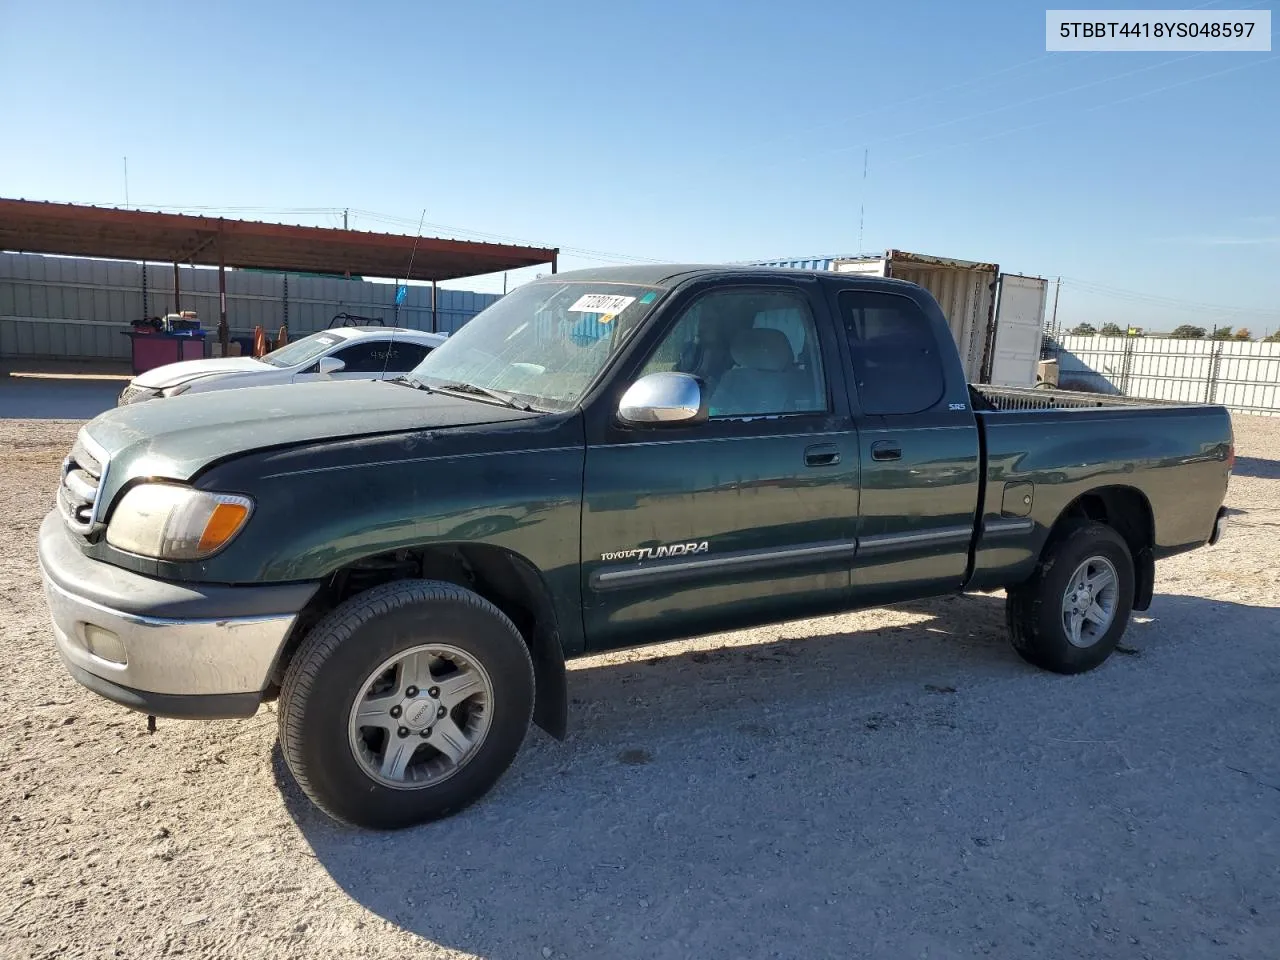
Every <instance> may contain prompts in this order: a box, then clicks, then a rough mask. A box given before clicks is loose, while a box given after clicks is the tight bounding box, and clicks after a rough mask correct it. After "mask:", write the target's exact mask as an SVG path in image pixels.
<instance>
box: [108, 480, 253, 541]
mask: <svg viewBox="0 0 1280 960" xmlns="http://www.w3.org/2000/svg"><path fill="white" fill-rule="evenodd" d="M252 512H253V501H252V500H250V499H249V498H248V497H241V496H236V495H235V494H228V493H208V492H206V491H204V490H195V489H193V488H191V487H183V486H179V485H177V484H174V483H143V484H139V485H138V486H136V487H134V488H132V489H131V490H130V491H129V492H128V493H126V494H125V495H124V497H122V498H121V500H120V503H119V504H118V505H117V506H116V508H115V510H114V512H113V513H112V514H111V522H110V523H109V524H108V525H107V543H109V544H111V545H112V546H113V547H115V548H116V549H118V550H126V551H128V552H129V553H137V554H141V555H142V556H144V557H155V558H156V559H158V560H202V559H204V558H205V557H209V556H212V555H213V554H215V553H217V552H218V551H219V550H221V549H222V548H223V547H225V546H226V545H227V544H228V543H230V542H231V539H232V538H233V537H234V536H235V535H236V534H237V533H239V532H240V531H241V529H243V527H244V525H245V522H246V521H247V520H248V519H249V514H250V513H252Z"/></svg>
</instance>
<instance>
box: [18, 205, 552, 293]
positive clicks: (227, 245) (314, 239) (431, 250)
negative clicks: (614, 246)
mask: <svg viewBox="0 0 1280 960" xmlns="http://www.w3.org/2000/svg"><path fill="white" fill-rule="evenodd" d="M0 250H12V251H15V252H19V253H49V254H59V255H62V256H80V257H104V258H107V259H111V260H150V261H153V262H156V261H159V262H162V263H189V264H198V265H201V266H211V267H215V266H222V265H225V266H228V267H243V268H249V269H258V270H278V271H281V272H284V273H328V274H337V275H339V276H341V275H343V274H354V275H358V276H366V277H385V278H387V279H393V280H403V279H409V280H426V281H431V280H437V281H438V280H456V279H458V278H460V277H471V276H476V275H478V274H484V273H500V272H502V271H503V270H515V269H518V268H520V267H532V266H537V265H539V264H551V265H552V270H553V271H554V269H555V264H556V261H557V258H558V253H559V251H558V250H557V249H555V248H544V247H522V246H514V245H510V246H509V245H506V244H498V243H477V242H473V241H469V240H440V239H437V238H435V237H411V236H406V235H403V234H387V233H369V232H366V231H362V230H338V229H333V228H330V227H303V226H295V225H292V224H283V223H262V222H259V221H254V220H228V219H223V218H220V217H196V216H188V215H186V214H179V213H152V212H149V211H144V210H119V209H115V208H112V207H86V206H78V205H76V204H68V203H43V202H39V201H33V200H7V199H0ZM410 258H412V260H413V266H412V269H410V266H409V261H410Z"/></svg>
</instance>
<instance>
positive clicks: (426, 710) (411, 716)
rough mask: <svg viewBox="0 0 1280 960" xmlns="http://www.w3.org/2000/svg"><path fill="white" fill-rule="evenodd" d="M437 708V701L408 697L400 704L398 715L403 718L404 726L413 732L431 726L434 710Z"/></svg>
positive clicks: (425, 697) (434, 716)
mask: <svg viewBox="0 0 1280 960" xmlns="http://www.w3.org/2000/svg"><path fill="white" fill-rule="evenodd" d="M439 706H440V701H439V700H434V699H432V698H431V697H428V696H418V697H410V698H408V699H406V700H404V701H403V702H402V703H401V704H400V714H401V716H403V717H404V725H405V726H406V727H408V728H409V729H410V730H413V731H414V732H417V731H419V730H422V729H424V728H426V727H429V726H431V721H432V720H434V719H435V718H436V710H437V708H439Z"/></svg>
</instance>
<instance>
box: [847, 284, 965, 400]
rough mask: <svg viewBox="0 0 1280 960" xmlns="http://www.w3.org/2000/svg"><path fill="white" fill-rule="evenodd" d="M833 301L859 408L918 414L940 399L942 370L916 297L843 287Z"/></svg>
mask: <svg viewBox="0 0 1280 960" xmlns="http://www.w3.org/2000/svg"><path fill="white" fill-rule="evenodd" d="M837 305H838V308H839V311H840V322H841V325H842V326H843V327H844V331H845V336H846V337H847V338H848V340H849V353H850V355H851V358H852V361H853V374H854V385H855V388H856V390H857V394H858V399H859V401H860V403H861V406H862V411H863V413H865V414H868V415H871V416H894V415H901V414H912V413H921V412H923V411H925V410H929V409H931V408H932V407H934V406H936V405H937V404H938V402H939V401H941V400H942V399H943V396H944V394H945V393H946V372H945V370H944V368H943V365H942V357H941V356H940V355H939V352H938V343H937V339H936V337H935V336H934V332H933V324H932V323H931V322H930V320H929V317H928V316H927V315H926V314H925V312H924V311H923V310H921V309H920V307H919V305H917V304H916V303H915V301H913V300H911V299H910V298H909V297H904V296H901V295H900V294H896V293H881V292H878V291H872V290H844V291H841V292H840V294H839V295H838V296H837Z"/></svg>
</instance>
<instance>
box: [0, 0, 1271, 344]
mask: <svg viewBox="0 0 1280 960" xmlns="http://www.w3.org/2000/svg"><path fill="white" fill-rule="evenodd" d="M1090 5H1091V4H1080V5H1079V6H1090ZM1195 5H1196V4H1194V3H1188V4H1186V6H1195ZM1200 5H1201V6H1205V7H1219V8H1223V9H1227V8H1231V9H1239V8H1247V7H1250V6H1253V7H1255V8H1266V9H1269V8H1270V5H1264V4H1261V3H1257V2H1253V3H1249V2H1243V3H1236V2H1231V0H1220V2H1217V3H1202V4H1200ZM1125 6H1127V7H1130V8H1134V7H1142V6H1153V7H1157V8H1158V7H1159V6H1160V5H1158V4H1157V5H1144V4H1140V3H1134V2H1130V3H1128V4H1125ZM0 84H2V85H3V89H4V90H5V91H6V96H5V97H4V98H3V102H2V103H0V131H3V140H4V143H5V145H4V148H3V149H0V195H3V196H22V197H27V198H34V199H43V200H62V201H77V202H92V203H114V204H123V202H124V199H125V197H124V177H123V169H122V167H123V164H122V158H123V157H124V156H126V155H127V156H128V166H129V195H130V200H131V201H132V203H133V204H134V205H139V204H149V205H163V206H166V207H168V208H186V209H190V208H195V207H210V208H218V209H227V210H232V208H241V212H240V213H239V215H241V216H246V217H251V218H261V219H271V220H279V221H287V222H300V223H317V224H326V225H336V224H338V223H340V219H341V217H340V215H335V214H333V213H332V212H329V211H330V210H332V209H335V208H351V209H352V210H353V211H356V212H355V213H354V214H353V216H352V225H353V226H355V227H358V228H361V229H378V230H386V229H391V230H402V231H404V232H409V233H412V232H414V230H415V229H416V224H417V221H418V218H419V217H420V216H421V215H422V211H423V210H424V209H425V210H426V217H425V219H426V221H427V223H428V224H429V226H428V227H427V228H426V230H425V232H427V233H432V234H438V235H447V231H446V229H445V228H444V227H443V226H441V225H447V227H449V228H453V229H454V230H455V232H454V233H453V235H457V236H466V237H475V236H477V235H483V236H485V237H487V236H490V235H491V236H493V237H503V238H517V239H520V240H524V241H528V242H534V243H543V244H547V245H555V246H560V247H562V248H565V249H566V253H565V255H564V256H563V258H562V269H568V268H572V267H576V266H592V265H596V264H598V263H601V262H621V261H622V260H623V259H624V258H625V257H636V258H649V259H655V260H706V261H723V260H742V259H751V258H773V257H791V256H805V255H819V254H822V255H826V254H841V255H843V254H854V253H857V252H858V251H859V247H861V249H862V250H863V251H866V252H876V251H881V250H883V249H885V248H888V247H897V248H901V249H906V250H912V251H919V252H925V253H934V254H939V255H943V256H953V257H960V258H963V259H973V260H989V261H995V262H998V263H999V264H1000V265H1001V266H1002V267H1003V268H1004V269H1006V270H1009V271H1017V272H1025V273H1032V274H1039V275H1043V276H1049V277H1057V276H1062V277H1064V278H1065V279H1064V282H1063V287H1062V299H1061V305H1060V308H1059V309H1060V315H1061V317H1062V318H1063V319H1064V320H1066V321H1067V322H1068V323H1069V324H1072V323H1076V322H1078V321H1080V320H1090V321H1093V322H1095V323H1098V322H1106V321H1108V320H1116V321H1119V322H1126V321H1128V322H1133V323H1138V324H1140V325H1144V326H1148V327H1152V328H1164V329H1167V328H1170V327H1172V326H1175V325H1177V324H1178V323H1183V322H1194V323H1200V324H1204V325H1212V323H1215V322H1217V323H1231V324H1234V325H1235V326H1237V327H1239V326H1248V327H1250V328H1251V329H1252V330H1253V331H1254V332H1255V333H1257V334H1260V333H1262V332H1263V331H1264V330H1267V329H1272V330H1274V329H1276V328H1278V327H1280V185H1278V184H1280V177H1278V176H1277V171H1278V170H1280V125H1278V124H1277V123H1276V118H1277V117H1278V116H1280V54H1278V53H1206V54H1195V55H1193V54H1187V53H1100V54H1085V53H1046V52H1045V50H1044V5H1037V4H1032V3H1026V2H1018V3H1014V2H1000V0H991V2H982V0H977V2H970V3H965V4H958V3H943V2H938V0H934V2H920V0H905V2H894V3H886V2H883V0H881V2H878V3H862V2H846V3H843V4H832V3H830V2H826V3H810V2H801V0H793V2H790V3H785V4H784V3H778V2H771V3H766V2H759V0H740V2H737V3H732V4H730V3H727V2H725V0H721V2H719V3H712V2H709V0H684V2H680V3H674V2H648V3H644V4H626V3H614V4H602V3H585V2H557V0H545V2H543V3H537V4H526V3H498V2H486V0H469V2H466V3H437V2H417V3H414V2H397V3H382V4H378V3H369V4H361V5H357V4H352V3H342V4H338V3H324V2H314V3H301V2H271V3H261V2H259V3H253V4H250V3H242V2H220V3H217V4H199V5H195V4H172V3H153V4H144V3H126V2H120V3H110V4H105V3H100V2H66V3H21V2H18V0H0ZM865 149H869V151H870V162H869V164H868V167H867V177H866V180H865V181H864V180H863V158H864V150H865ZM863 207H865V223H864V226H863V229H862V240H861V244H859V212H860V209H862V208H863ZM307 209H317V210H320V211H322V212H318V213H303V212H299V211H302V210H307ZM363 211H371V212H376V213H377V214H379V215H381V216H382V217H389V218H393V219H375V218H374V217H371V216H369V215H368V214H367V213H364V212H363ZM232 212H234V211H232ZM394 218H399V219H398V221H397V220H396V219H394ZM456 231H469V232H468V233H460V232H456ZM590 258H594V259H590ZM512 279H513V282H514V281H515V280H516V279H517V278H516V277H513V278H512ZM495 283H496V284H497V286H498V287H499V288H500V286H501V280H500V279H499V280H496V281H495V280H493V279H492V278H490V279H487V280H485V281H482V282H478V283H467V284H462V285H463V286H470V287H473V288H477V289H494V284H495ZM1134 294H1137V295H1136V296H1135V295H1134ZM1155 298H1160V299H1155Z"/></svg>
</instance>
